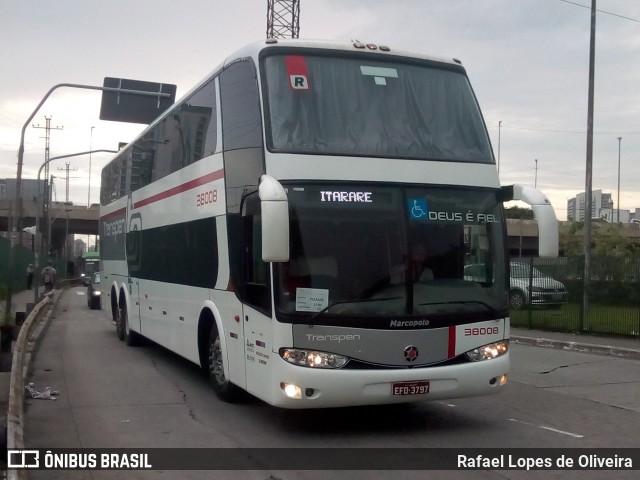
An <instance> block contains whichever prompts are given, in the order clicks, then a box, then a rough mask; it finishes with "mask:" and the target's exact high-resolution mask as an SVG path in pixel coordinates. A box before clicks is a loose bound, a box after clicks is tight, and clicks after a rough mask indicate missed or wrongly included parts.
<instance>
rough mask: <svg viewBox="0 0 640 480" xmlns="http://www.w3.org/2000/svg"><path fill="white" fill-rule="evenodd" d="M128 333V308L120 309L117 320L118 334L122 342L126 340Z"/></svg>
mask: <svg viewBox="0 0 640 480" xmlns="http://www.w3.org/2000/svg"><path fill="white" fill-rule="evenodd" d="M126 332H127V307H126V306H124V307H122V308H120V307H118V311H117V318H116V333H117V334H118V338H119V339H120V340H124V337H125V334H126Z"/></svg>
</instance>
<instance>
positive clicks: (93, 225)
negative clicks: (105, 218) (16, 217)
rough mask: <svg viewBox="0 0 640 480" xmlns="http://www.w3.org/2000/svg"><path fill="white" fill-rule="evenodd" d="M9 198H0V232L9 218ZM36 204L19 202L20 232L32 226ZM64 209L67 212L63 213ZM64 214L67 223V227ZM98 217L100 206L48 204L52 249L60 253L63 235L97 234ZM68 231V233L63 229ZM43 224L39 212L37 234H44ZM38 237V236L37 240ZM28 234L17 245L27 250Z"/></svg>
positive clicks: (29, 239) (5, 226) (4, 229)
mask: <svg viewBox="0 0 640 480" xmlns="http://www.w3.org/2000/svg"><path fill="white" fill-rule="evenodd" d="M12 205H13V199H11V200H8V199H0V232H6V231H7V229H8V223H9V216H10V215H11V209H12ZM36 208H37V204H36V202H35V201H33V200H23V202H22V212H21V214H20V225H19V226H18V227H19V229H20V230H22V229H23V228H25V227H33V226H34V225H35V224H36V211H37V210H36ZM67 210H68V211H67ZM67 215H68V218H69V223H68V225H67ZM99 218H100V206H99V205H98V204H93V205H91V207H89V208H87V207H86V206H84V205H82V206H80V205H73V204H67V203H65V202H51V206H50V215H49V219H50V220H51V247H52V248H53V250H55V251H58V252H61V251H62V247H63V245H64V240H65V233H67V232H68V233H69V235H71V234H78V235H98V220H99ZM67 228H68V230H67ZM47 230H48V227H47V221H46V220H45V219H43V218H42V212H41V213H40V226H39V237H40V233H41V232H42V233H45V236H46V233H47ZM40 238H42V237H40ZM31 239H32V235H31V234H29V233H25V232H21V235H20V240H19V241H20V244H21V245H23V246H24V247H27V248H31Z"/></svg>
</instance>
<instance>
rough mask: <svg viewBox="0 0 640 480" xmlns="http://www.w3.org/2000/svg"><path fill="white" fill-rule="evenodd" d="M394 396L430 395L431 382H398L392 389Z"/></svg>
mask: <svg viewBox="0 0 640 480" xmlns="http://www.w3.org/2000/svg"><path fill="white" fill-rule="evenodd" d="M391 392H392V394H393V395H424V394H426V393H429V382H426V381H417V382H396V383H394V384H393V385H392V387H391Z"/></svg>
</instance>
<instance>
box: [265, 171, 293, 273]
mask: <svg viewBox="0 0 640 480" xmlns="http://www.w3.org/2000/svg"><path fill="white" fill-rule="evenodd" d="M258 195H259V196H260V209H261V214H262V215H261V216H262V260H263V261H265V262H287V261H289V202H288V200H287V193H286V192H285V191H284V188H283V187H282V185H281V184H280V182H278V181H277V180H276V179H275V178H273V177H271V176H269V175H262V177H260V187H259V189H258Z"/></svg>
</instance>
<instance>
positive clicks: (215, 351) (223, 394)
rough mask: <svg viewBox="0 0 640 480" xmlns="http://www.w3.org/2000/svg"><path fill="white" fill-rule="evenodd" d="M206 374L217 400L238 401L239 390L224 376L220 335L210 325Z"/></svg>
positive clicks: (213, 326)
mask: <svg viewBox="0 0 640 480" xmlns="http://www.w3.org/2000/svg"><path fill="white" fill-rule="evenodd" d="M207 359H208V362H207V373H208V375H209V380H210V381H211V385H212V387H213V391H214V392H216V395H217V396H218V398H219V399H220V400H222V401H224V402H230V403H231V402H235V401H237V400H238V397H239V393H240V390H239V388H238V387H237V386H236V385H234V384H233V383H231V382H230V381H229V379H227V378H226V377H225V375H224V352H223V351H222V342H221V341H220V334H219V333H218V329H217V328H216V326H215V325H212V327H211V332H210V335H209V349H208V356H207Z"/></svg>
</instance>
